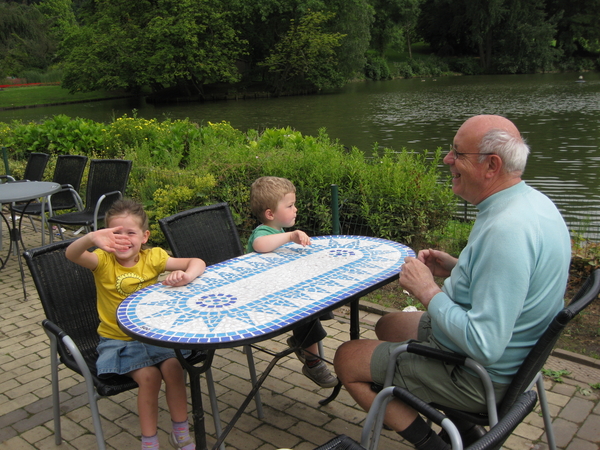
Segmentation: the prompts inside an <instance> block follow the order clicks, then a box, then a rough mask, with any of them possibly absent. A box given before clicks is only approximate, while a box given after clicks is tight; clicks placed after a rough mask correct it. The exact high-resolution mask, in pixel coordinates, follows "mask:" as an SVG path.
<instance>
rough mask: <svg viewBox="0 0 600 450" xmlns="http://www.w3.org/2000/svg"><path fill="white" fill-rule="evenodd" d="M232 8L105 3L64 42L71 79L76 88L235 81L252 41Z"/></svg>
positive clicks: (169, 1)
mask: <svg viewBox="0 0 600 450" xmlns="http://www.w3.org/2000/svg"><path fill="white" fill-rule="evenodd" d="M230 15H231V12H230V11H227V10H226V9H225V7H224V4H223V2H218V1H210V2H209V1H207V0H203V1H196V0H162V1H159V2H150V1H148V0H145V1H138V2H130V1H127V0H115V1H112V2H100V3H97V10H96V11H95V13H94V14H93V16H92V17H91V18H90V19H89V23H87V24H85V25H84V26H82V27H81V28H80V29H79V30H77V31H74V32H73V33H71V35H70V36H69V37H68V38H67V39H66V40H65V41H64V43H63V54H64V56H65V68H64V70H65V79H64V85H65V87H67V88H68V89H69V90H70V91H71V92H76V91H79V90H81V91H90V90H96V89H125V90H129V91H136V90H139V89H141V88H142V87H143V86H150V87H151V88H152V89H153V91H158V90H160V89H163V88H167V87H173V86H179V87H181V88H183V89H184V91H185V92H186V93H187V94H188V95H198V94H202V86H203V85H204V84H207V83H214V82H218V81H225V82H235V81H237V80H238V79H239V74H238V71H237V69H236V67H235V64H234V63H235V60H236V58H237V57H238V56H239V55H240V54H241V52H242V49H243V45H244V41H243V40H241V39H240V38H239V36H238V33H237V32H236V31H235V30H234V28H233V27H232V23H231V20H230V19H229V16H230Z"/></svg>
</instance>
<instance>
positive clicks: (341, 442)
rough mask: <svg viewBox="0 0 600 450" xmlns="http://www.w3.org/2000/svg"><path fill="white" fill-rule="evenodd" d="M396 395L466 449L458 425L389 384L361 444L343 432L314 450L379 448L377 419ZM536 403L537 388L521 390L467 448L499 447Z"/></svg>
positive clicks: (459, 449) (455, 447)
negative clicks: (504, 412)
mask: <svg viewBox="0 0 600 450" xmlns="http://www.w3.org/2000/svg"><path fill="white" fill-rule="evenodd" d="M394 398H397V399H399V400H400V401H402V402H404V403H406V404H407V405H409V406H411V407H412V408H413V409H415V410H416V411H418V412H419V413H420V414H422V415H423V416H425V418H427V420H429V421H430V422H433V423H435V424H437V425H439V426H440V427H441V428H442V429H443V430H445V431H446V433H447V435H448V437H449V438H450V444H451V447H452V450H463V442H462V438H461V435H460V432H459V431H458V428H457V427H456V425H455V424H454V423H453V422H452V419H451V418H449V417H448V416H446V415H444V414H443V413H442V412H440V411H438V410H437V409H436V408H434V407H433V406H431V405H429V404H428V403H426V402H424V401H423V400H421V399H420V398H418V397H417V396H415V395H414V394H412V393H411V392H410V391H408V390H406V389H404V388H401V387H397V386H388V387H387V388H384V389H383V390H381V391H380V392H379V393H378V394H377V396H376V397H375V399H374V401H373V403H372V405H371V408H370V410H369V412H368V414H367V418H366V419H365V423H364V426H363V429H362V433H361V437H360V446H359V445H358V443H357V442H356V441H355V440H353V439H351V438H349V437H348V436H346V435H343V434H342V435H340V436H337V437H336V438H334V439H332V440H330V441H329V442H327V443H326V444H324V445H321V446H320V447H318V448H316V449H315V450H334V449H335V450H338V449H340V450H341V449H344V450H346V449H347V450H358V449H361V450H364V449H367V450H376V449H377V445H378V441H379V434H380V432H381V429H380V428H377V421H378V419H379V417H382V416H383V415H384V414H385V409H386V407H387V405H388V403H389V402H390V401H392V400H393V399H394ZM536 402H537V394H536V392H535V391H532V390H530V391H525V392H523V393H521V394H520V395H519V396H518V397H517V399H516V400H515V402H514V403H513V404H512V405H511V407H510V409H509V410H508V411H507V413H506V414H505V415H504V417H502V419H501V420H500V421H499V422H498V423H497V424H496V425H495V426H493V427H492V428H491V429H490V431H489V432H487V433H486V434H485V435H484V436H482V437H481V438H479V439H478V440H477V441H476V442H474V443H473V444H471V445H470V446H469V447H467V450H497V449H499V448H500V447H501V446H502V444H503V443H504V442H505V441H506V440H507V439H508V437H509V436H510V435H511V433H512V432H513V431H514V429H515V428H517V426H518V425H519V424H520V423H521V422H522V421H523V419H525V417H527V415H528V414H529V413H530V412H531V411H533V408H534V407H535V404H536Z"/></svg>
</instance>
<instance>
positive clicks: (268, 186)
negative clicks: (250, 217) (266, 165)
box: [250, 177, 296, 223]
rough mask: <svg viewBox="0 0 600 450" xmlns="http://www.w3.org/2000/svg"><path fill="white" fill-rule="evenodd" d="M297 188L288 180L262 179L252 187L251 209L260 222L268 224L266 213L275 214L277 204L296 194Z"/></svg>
mask: <svg viewBox="0 0 600 450" xmlns="http://www.w3.org/2000/svg"><path fill="white" fill-rule="evenodd" d="M295 192H296V187H295V186H294V184H293V183H292V182H291V181H290V180H288V179H287V178H279V177H260V178H258V179H257V180H256V181H255V182H254V183H252V186H250V209H251V210H252V214H254V215H255V216H256V217H257V218H258V220H260V221H261V222H262V223H265V222H266V218H265V211H266V210H267V209H270V210H271V211H273V212H275V211H276V210H277V204H278V203H279V201H280V200H281V199H282V198H283V197H284V196H285V195H287V194H290V193H295Z"/></svg>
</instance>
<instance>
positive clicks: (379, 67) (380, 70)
mask: <svg viewBox="0 0 600 450" xmlns="http://www.w3.org/2000/svg"><path fill="white" fill-rule="evenodd" d="M390 74H391V72H390V68H389V66H388V63H387V61H386V59H385V58H383V57H381V56H372V55H367V63H366V64H365V76H366V77H367V78H370V79H372V80H387V79H388V78H390Z"/></svg>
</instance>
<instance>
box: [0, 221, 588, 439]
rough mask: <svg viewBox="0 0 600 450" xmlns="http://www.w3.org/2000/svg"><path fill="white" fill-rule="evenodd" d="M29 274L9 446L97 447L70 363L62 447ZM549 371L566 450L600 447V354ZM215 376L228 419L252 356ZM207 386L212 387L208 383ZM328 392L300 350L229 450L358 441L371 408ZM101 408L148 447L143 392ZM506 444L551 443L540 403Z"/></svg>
mask: <svg viewBox="0 0 600 450" xmlns="http://www.w3.org/2000/svg"><path fill="white" fill-rule="evenodd" d="M5 228H6V226H5V224H2V230H3V240H2V244H3V246H4V247H3V248H4V250H6V245H7V244H8V240H7V239H8V237H7V234H6V229H5ZM23 235H24V240H25V245H26V246H28V247H35V246H38V245H40V242H41V240H40V234H39V233H34V231H33V229H32V228H31V225H30V223H29V221H25V220H24V221H23ZM23 262H24V261H23ZM25 276H26V278H25V280H26V288H27V293H28V299H27V300H24V299H23V289H22V285H21V277H20V273H19V268H18V264H17V258H16V256H15V255H12V256H11V258H10V259H9V261H8V263H7V265H6V267H4V269H2V270H1V271H0V449H10V450H21V449H24V450H25V449H27V450H29V449H31V450H33V449H65V450H66V449H79V450H85V449H95V448H96V441H95V436H94V431H93V425H92V420H91V414H90V410H89V407H88V406H87V395H86V393H85V387H84V385H83V378H82V377H80V376H78V375H76V374H74V373H73V372H72V371H70V370H69V369H66V368H65V367H64V366H61V371H60V375H61V382H60V387H61V392H62V394H61V395H62V404H61V410H62V422H61V423H62V429H63V443H62V444H61V445H59V446H57V445H55V443H54V433H53V422H52V399H51V386H50V360H49V352H50V350H49V345H48V339H47V337H46V335H45V333H44V331H43V330H42V327H41V326H40V322H41V321H42V319H43V318H44V313H43V309H42V306H41V304H40V301H39V297H38V295H37V292H36V290H35V287H34V285H33V281H32V280H31V277H30V275H29V271H28V269H27V268H26V267H25ZM366 306H367V307H366V310H364V311H361V315H360V317H361V331H362V337H365V338H374V336H375V335H374V331H373V328H374V324H375V322H376V321H377V319H378V317H380V314H381V313H382V312H384V311H382V309H381V308H378V307H376V306H375V305H366ZM348 311H349V309H348V308H341V309H339V310H338V311H336V318H335V320H331V321H327V322H324V325H325V328H326V330H327V332H328V336H327V338H326V339H325V341H324V349H325V354H326V358H328V359H329V360H331V359H332V358H333V355H334V353H335V349H336V348H337V347H338V346H339V345H340V344H341V343H342V342H344V341H346V340H347V339H348V338H349V335H348V330H349V319H348V314H347V313H348ZM286 337H287V335H283V336H281V337H279V338H278V339H274V340H270V341H266V342H264V343H263V346H264V347H265V348H268V349H269V350H273V351H277V350H280V349H283V348H285V345H286V344H285V339H286ZM255 357H256V362H257V367H258V370H259V371H261V369H264V368H265V367H266V365H267V364H268V362H267V358H268V355H265V354H263V353H260V352H255ZM546 368H548V369H551V370H555V371H559V370H568V371H569V372H570V373H569V375H566V376H563V382H562V383H558V382H555V381H553V380H551V379H546V381H545V384H546V390H547V393H548V400H549V402H550V404H551V412H552V416H553V419H554V428H555V433H556V438H557V444H558V446H559V447H560V448H561V449H566V450H599V449H600V401H599V400H600V391H599V390H598V389H593V388H592V387H591V385H592V384H596V383H600V361H598V360H593V359H590V358H585V357H580V356H579V355H574V354H572V353H569V352H563V351H556V352H555V353H554V354H553V356H551V357H550V359H549V360H548V362H547V364H546ZM213 373H214V378H215V383H216V391H217V395H218V401H219V410H220V414H221V419H222V422H223V426H225V425H226V424H227V423H228V420H229V419H230V418H231V417H232V416H233V414H234V412H235V410H236V408H237V405H239V404H241V402H242V401H243V398H244V396H245V394H246V393H247V392H248V391H249V390H250V383H249V381H248V379H249V376H248V370H247V367H246V362H245V355H243V354H242V353H241V351H239V350H237V349H230V350H219V351H217V353H216V356H215V360H214V363H213ZM202 389H203V392H206V385H205V383H204V381H203V385H202ZM328 393H329V390H322V389H320V388H319V387H318V386H316V385H315V384H313V383H312V382H311V381H310V380H308V379H307V378H306V377H304V376H303V375H302V373H301V363H300V362H299V361H298V360H297V359H296V358H295V357H294V356H293V354H292V356H291V357H289V358H284V359H282V361H281V362H280V364H279V365H278V366H277V367H275V368H274V369H273V372H272V374H271V376H270V377H269V378H268V379H267V380H266V382H265V384H264V387H263V388H262V389H261V396H262V400H263V403H264V406H265V408H264V409H265V417H264V419H262V420H259V419H257V417H256V414H255V407H254V404H253V403H251V404H250V406H249V407H248V409H247V411H246V413H244V414H243V415H242V417H241V418H240V420H239V421H238V423H237V425H236V427H235V429H234V430H233V431H232V432H231V433H230V435H229V436H228V438H227V439H226V446H227V449H231V450H257V449H258V450H274V449H278V448H282V447H283V448H290V449H294V450H311V449H314V448H315V447H317V446H318V445H320V444H323V443H325V442H326V441H328V440H329V439H331V438H333V437H334V436H336V435H338V434H341V433H344V434H347V435H349V436H352V437H353V438H355V439H357V440H358V439H359V437H360V431H361V426H362V422H363V420H364V418H365V412H364V411H363V410H362V409H361V408H359V407H358V406H357V405H356V404H355V402H354V401H353V400H352V398H351V397H350V396H349V395H348V393H347V392H346V391H345V390H344V389H342V391H341V393H340V395H339V396H338V398H337V399H336V400H335V401H333V402H332V403H330V404H329V405H326V406H323V407H320V406H319V405H318V403H317V402H318V401H319V400H320V399H322V398H324V397H325V396H327V394H328ZM159 404H160V409H161V410H160V412H159V438H160V443H161V447H162V448H164V449H167V448H170V445H169V444H168V440H167V433H168V432H169V431H170V419H169V414H168V411H167V409H166V402H165V398H164V392H163V394H162V395H161V398H160V401H159ZM203 404H204V405H205V407H206V406H207V405H209V402H208V397H205V398H203ZM188 406H190V405H188ZM99 408H100V413H101V415H102V417H103V429H104V434H105V438H106V442H107V448H108V449H115V450H117V449H118V450H122V449H128V448H129V449H137V448H140V443H139V442H140V440H139V434H140V433H139V424H138V419H137V407H136V391H130V392H126V393H122V394H119V395H117V396H114V397H110V398H105V399H102V400H100V401H99ZM206 426H207V430H208V432H209V434H210V435H209V437H208V444H209V446H210V445H212V444H213V443H214V442H215V439H214V427H213V424H212V417H210V414H208V416H207V418H206ZM379 448H380V449H381V450H391V449H412V447H411V446H409V445H406V444H405V443H404V441H402V440H401V439H400V438H399V437H398V436H397V435H396V434H395V433H393V432H389V431H387V432H384V436H383V437H382V440H381V442H380V445H379ZM505 448H508V449H511V450H527V449H532V448H533V449H536V450H544V449H546V448H547V444H546V441H545V436H544V428H543V422H542V418H541V416H540V414H539V408H536V411H534V412H532V413H531V414H530V415H529V416H528V417H527V419H526V420H525V422H524V423H522V424H521V425H519V427H518V428H517V429H516V430H515V432H514V433H513V435H512V436H511V437H510V438H509V439H508V441H507V442H506V444H505Z"/></svg>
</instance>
